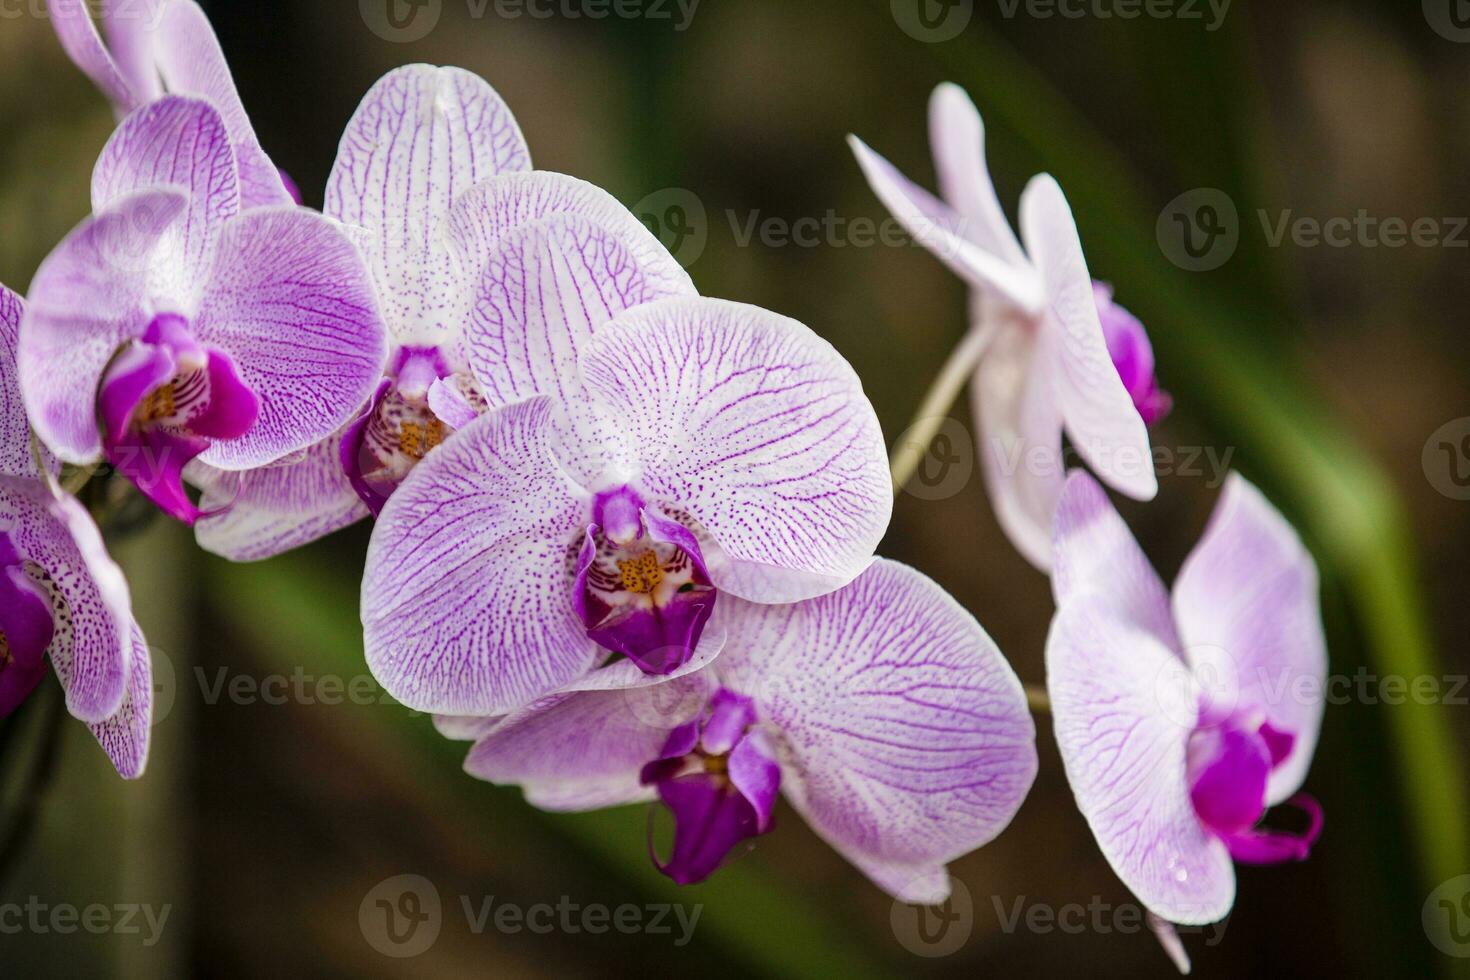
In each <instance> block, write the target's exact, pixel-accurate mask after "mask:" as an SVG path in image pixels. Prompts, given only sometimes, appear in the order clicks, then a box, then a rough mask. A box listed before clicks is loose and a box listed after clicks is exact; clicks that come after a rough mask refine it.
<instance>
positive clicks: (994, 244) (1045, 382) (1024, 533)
mask: <svg viewBox="0 0 1470 980" xmlns="http://www.w3.org/2000/svg"><path fill="white" fill-rule="evenodd" d="M930 131H931V138H932V143H933V151H934V159H935V167H936V169H937V171H938V173H939V184H940V188H941V190H942V192H943V195H944V200H939V199H938V198H936V197H934V196H933V195H931V194H930V193H929V192H928V191H925V190H924V189H923V188H921V187H919V186H918V185H916V184H914V183H912V182H911V181H909V180H908V178H906V177H904V176H903V174H901V173H899V172H898V170H897V169H896V168H895V167H894V166H893V165H892V164H891V163H889V162H888V161H887V160H885V159H883V158H882V157H881V156H879V155H878V154H876V153H874V152H873V151H872V150H871V149H869V148H868V146H867V145H866V144H864V143H863V142H862V141H861V140H859V139H857V138H856V137H853V138H852V140H851V143H852V148H853V152H854V153H855V154H856V155H857V159H858V163H859V164H860V165H861V166H862V169H863V172H864V173H865V174H866V176H867V178H868V182H869V184H871V185H872V188H873V190H874V192H875V193H876V194H877V195H878V197H879V199H880V200H882V202H883V203H884V204H885V205H887V207H888V209H889V210H890V211H891V212H892V213H893V215H894V217H896V218H897V219H898V220H899V221H900V222H901V223H902V224H903V225H904V227H905V228H907V229H908V231H909V232H910V233H911V234H912V235H914V237H915V238H916V239H917V240H918V241H919V243H920V244H922V245H924V246H925V247H926V248H928V249H929V250H930V251H932V252H933V253H934V254H935V255H936V256H938V257H939V258H940V259H941V260H942V261H944V262H945V263H946V264H947V265H948V266H949V267H950V268H951V269H953V270H954V271H955V272H956V273H957V274H958V275H960V276H961V277H962V278H963V279H964V280H965V281H966V282H967V283H969V284H970V286H971V287H972V289H973V293H974V299H973V301H972V309H973V322H972V324H971V329H972V330H976V331H985V332H987V334H988V335H989V342H988V344H987V345H986V347H985V353H984V356H983V357H982V359H981V360H980V363H979V366H978V368H977V369H976V374H975V379H974V383H973V385H972V389H971V390H972V392H973V399H974V408H975V416H976V419H977V420H978V424H979V426H980V430H981V431H980V434H979V444H980V457H981V462H982V466H983V470H984V473H985V480H986V485H987V487H988V488H989V491H990V497H991V501H992V503H993V506H994V507H995V512H996V517H997V519H998V520H999V521H1000V524H1001V527H1002V528H1003V529H1004V530H1005V532H1006V535H1007V536H1008V537H1009V538H1010V539H1011V542H1012V543H1013V544H1014V545H1015V546H1016V548H1017V550H1019V551H1020V552H1021V554H1022V555H1024V556H1025V557H1026V559H1027V560H1028V561H1030V562H1031V563H1032V564H1034V565H1035V566H1036V567H1038V568H1040V569H1042V570H1046V569H1048V568H1049V567H1050V565H1051V523H1052V515H1053V514H1054V512H1055V510H1056V502H1057V497H1058V495H1059V494H1060V492H1061V487H1062V483H1063V480H1064V479H1065V475H1066V467H1065V463H1064V462H1063V455H1062V436H1063V433H1065V434H1066V436H1067V437H1068V438H1069V439H1070V441H1071V443H1072V445H1073V447H1074V448H1075V449H1076V451H1077V452H1078V453H1079V454H1080V455H1081V457H1082V458H1083V459H1084V460H1085V461H1086V462H1087V463H1088V465H1089V466H1091V467H1092V468H1093V469H1094V470H1095V471H1096V472H1097V473H1098V474H1099V475H1101V476H1102V478H1103V479H1104V480H1105V481H1106V482H1107V483H1108V484H1110V485H1111V486H1113V487H1114V488H1116V489H1117V490H1119V491H1121V492H1123V493H1126V494H1127V495H1128V496H1130V497H1133V498H1135V499H1138V500H1151V499H1152V498H1153V496H1154V494H1155V493H1156V492H1157V490H1158V483H1157V480H1156V478H1155V475H1154V467H1153V453H1152V448H1151V446H1150V443H1149V438H1148V430H1147V427H1146V423H1151V422H1155V421H1157V420H1158V419H1159V418H1161V417H1162V416H1163V414H1164V413H1165V412H1166V411H1167V410H1168V405H1169V402H1168V398H1167V396H1165V395H1163V394H1162V393H1161V392H1160V391H1159V390H1158V385H1157V382H1156V380H1155V379H1154V377H1153V350H1152V347H1151V346H1150V344H1149V341H1148V335H1147V333H1146V332H1145V331H1144V329H1143V327H1142V325H1141V324H1139V322H1138V321H1137V319H1136V318H1134V317H1133V316H1132V315H1131V314H1129V313H1128V312H1127V311H1126V310H1123V309H1122V308H1121V307H1119V306H1117V305H1115V304H1114V303H1113V301H1112V292H1111V289H1109V288H1108V287H1105V286H1102V284H1096V283H1094V282H1093V279H1092V277H1091V275H1090V273H1089V272H1088V269H1087V262H1086V260H1085V259H1084V258H1083V254H1082V243H1081V239H1080V238H1079V236H1078V232H1077V225H1076V222H1075V221H1074V219H1073V217H1072V211H1071V208H1070V206H1069V205H1068V204H1067V200H1066V197H1065V196H1064V195H1063V194H1062V190H1061V188H1060V187H1059V186H1058V185H1057V182H1056V181H1055V180H1053V179H1052V178H1051V177H1050V176H1047V175H1041V176H1039V177H1036V178H1034V179H1033V180H1032V181H1031V182H1030V184H1029V185H1028V186H1027V187H1026V190H1025V193H1023V194H1022V196H1021V215H1020V217H1021V237H1020V238H1019V239H1018V238H1017V237H1016V234H1015V232H1014V231H1013V230H1012V228H1011V225H1010V222H1009V221H1008V220H1007V219H1006V216H1005V212H1004V211H1003V210H1002V209H1001V206H1000V201H999V199H998V198H997V196H996V192H995V187H994V185H993V184H992V183H991V179H990V173H989V170H988V168H987V167H986V163H985V148H984V141H985V131H984V125H983V123H982V121H981V119H980V114H979V112H978V111H977V110H976V109H975V105H974V103H973V102H971V101H970V98H969V96H967V95H966V94H965V93H964V91H963V90H961V89H960V88H958V87H957V86H954V85H941V86H940V87H939V88H938V89H936V90H935V92H934V96H933V99H932V100H931V102H930Z"/></svg>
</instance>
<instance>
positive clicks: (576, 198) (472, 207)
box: [449, 170, 695, 296]
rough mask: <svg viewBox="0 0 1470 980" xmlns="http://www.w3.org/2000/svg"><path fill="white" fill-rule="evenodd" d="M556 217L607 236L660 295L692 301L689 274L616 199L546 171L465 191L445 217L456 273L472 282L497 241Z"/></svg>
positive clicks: (505, 176)
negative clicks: (580, 221)
mask: <svg viewBox="0 0 1470 980" xmlns="http://www.w3.org/2000/svg"><path fill="white" fill-rule="evenodd" d="M556 214H574V215H578V216H580V217H583V218H586V219H587V220H588V221H590V222H591V223H592V224H594V225H597V226H598V227H599V228H601V229H602V230H603V231H604V232H606V233H607V234H608V235H611V236H612V237H613V238H614V239H616V240H617V241H618V242H619V243H620V244H621V245H622V246H623V247H624V248H625V249H627V251H628V253H629V254H630V255H631V256H632V260H633V264H634V265H636V266H637V267H638V269H639V271H641V272H642V273H643V277H644V278H645V279H646V280H648V282H649V284H650V286H651V288H653V289H654V290H655V291H656V292H658V293H659V294H660V295H665V296H675V295H682V296H692V295H694V292H695V290H694V284H693V283H692V282H691V281H690V279H689V273H687V272H685V271H684V268H683V266H681V265H679V263H678V261H677V260H675V259H674V257H673V256H672V255H670V254H669V251H668V249H666V248H664V247H663V245H662V244H660V243H659V240H658V239H657V238H655V237H654V236H653V233H652V232H650V231H649V230H648V227H647V226H646V225H644V224H643V222H641V221H639V220H638V219H637V218H636V217H634V215H633V213H632V212H631V211H629V210H628V209H627V208H625V207H623V205H622V204H620V203H619V202H618V200H617V199H616V198H614V197H613V196H612V195H611V194H609V193H608V192H607V191H605V190H603V189H602V188H600V187H598V186H596V185H595V184H589V183H588V182H587V181H585V180H579V179H577V178H576V177H569V176H567V175H566V174H559V173H553V172H551V171H548V170H533V171H530V172H528V173H506V174H501V175H500V176H498V177H492V178H490V179H489V180H486V181H483V182H481V183H479V184H476V185H475V186H474V187H472V188H470V189H469V190H467V191H465V192H464V193H463V194H461V195H460V196H459V197H458V198H456V199H455V201H454V207H453V208H452V209H451V211H450V213H449V235H450V242H451V243H452V244H453V246H454V248H455V252H456V255H457V256H458V258H459V262H460V266H461V268H463V269H464V271H465V272H466V273H467V274H469V275H470V276H471V277H472V278H473V277H475V276H477V275H478V274H479V273H480V272H482V271H483V270H484V268H485V265H486V262H487V259H488V258H489V256H490V254H491V253H492V251H494V247H495V244H496V242H498V241H499V239H500V238H501V236H502V235H504V234H506V233H507V232H509V231H512V230H514V229H516V228H519V227H521V226H522V225H527V224H530V223H531V222H533V221H539V220H541V219H542V218H548V217H550V216H552V215H556Z"/></svg>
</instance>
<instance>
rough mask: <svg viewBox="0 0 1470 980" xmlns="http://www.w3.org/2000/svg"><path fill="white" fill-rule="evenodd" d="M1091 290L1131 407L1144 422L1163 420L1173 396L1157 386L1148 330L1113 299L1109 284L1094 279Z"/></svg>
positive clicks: (1109, 348) (1151, 423)
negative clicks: (1129, 398) (1130, 400)
mask: <svg viewBox="0 0 1470 980" xmlns="http://www.w3.org/2000/svg"><path fill="white" fill-rule="evenodd" d="M1092 292H1093V298H1094V299H1095V300H1096V302H1097V314H1098V318H1099V319H1100V320H1101V321H1102V328H1103V339H1104V340H1105V341H1106V342H1107V345H1108V354H1109V356H1110V357H1112V359H1113V367H1115V368H1117V370H1118V377H1119V378H1121V379H1122V381H1123V387H1124V388H1126V389H1127V390H1128V395H1129V397H1131V398H1132V399H1133V407H1134V408H1136V409H1138V414H1139V415H1141V416H1143V422H1144V424H1145V425H1150V426H1151V425H1154V424H1155V423H1157V422H1160V421H1162V420H1163V418H1164V416H1166V415H1168V414H1169V410H1170V409H1171V408H1172V407H1173V404H1174V400H1173V399H1172V398H1170V397H1169V395H1168V393H1167V392H1165V391H1163V390H1162V389H1160V388H1159V381H1158V378H1157V377H1155V376H1154V348H1153V344H1152V343H1150V342H1149V339H1148V331H1147V330H1145V329H1144V328H1143V324H1142V323H1140V322H1139V320H1138V318H1137V317H1135V316H1134V315H1133V314H1132V313H1129V312H1128V311H1127V310H1125V309H1124V308H1123V307H1121V306H1119V305H1118V304H1117V303H1114V302H1113V289H1112V287H1111V286H1109V285H1107V284H1106V283H1101V282H1094V283H1093V284H1092Z"/></svg>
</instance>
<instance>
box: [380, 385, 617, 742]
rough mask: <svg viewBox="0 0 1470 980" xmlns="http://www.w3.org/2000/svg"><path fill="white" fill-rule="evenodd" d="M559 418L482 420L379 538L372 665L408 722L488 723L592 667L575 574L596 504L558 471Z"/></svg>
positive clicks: (397, 505) (537, 402)
mask: <svg viewBox="0 0 1470 980" xmlns="http://www.w3.org/2000/svg"><path fill="white" fill-rule="evenodd" d="M552 412H553V406H552V404H551V400H550V399H549V398H533V399H529V400H527V401H524V402H520V403H518V404H515V405H511V406H508V407H506V408H502V409H495V410H492V411H490V412H488V413H487V414H485V415H482V416H481V417H480V418H478V419H476V420H475V421H474V422H473V423H471V424H470V425H469V426H468V427H466V428H464V429H462V430H461V431H459V432H457V433H455V434H454V436H452V437H451V438H450V439H448V440H447V441H445V442H444V444H443V445H441V446H439V447H438V448H437V449H436V450H434V452H432V453H430V454H429V455H428V456H427V457H425V458H424V460H423V462H421V463H419V464H418V466H416V467H415V468H414V470H413V472H412V473H410V474H409V476H408V478H407V479H406V480H405V481H404V482H403V483H402V485H400V486H399V488H398V490H397V491H396V492H395V493H394V494H393V496H392V497H390V498H389V500H388V503H387V505H386V506H385V507H384V508H383V512H382V514H381V515H380V516H379V518H378V523H377V526H376V527H375V528H374V529H373V537H372V544H371V545H370V547H369V548H368V557H367V569H366V572H365V574H364V579H363V588H362V620H363V626H364V630H365V645H366V654H367V662H368V666H369V668H371V670H372V672H373V676H375V677H376V678H377V679H378V682H379V683H380V684H382V685H383V687H385V688H386V689H387V690H388V692H389V693H390V694H392V695H393V696H394V697H395V698H397V699H398V700H399V701H401V702H402V703H403V704H405V705H407V706H408V707H411V708H416V709H418V710H421V711H432V712H439V713H442V714H458V715H476V714H478V715H493V714H500V713H503V712H506V711H509V710H511V709H514V708H517V707H520V706H522V705H525V704H527V703H529V702H530V701H532V700H534V699H536V698H538V697H541V696H543V695H545V694H548V693H550V692H552V691H554V690H555V689H556V688H558V687H559V686H561V685H562V684H565V683H567V682H568V681H571V680H572V679H574V678H575V677H578V676H580V675H581V674H583V673H585V672H586V671H588V670H590V669H591V668H592V666H593V661H594V658H595V656H596V645H595V644H593V643H592V642H591V641H590V640H589V639H588V638H587V634H586V627H585V626H584V625H583V623H582V621H581V619H580V618H579V617H578V616H577V614H576V610H575V609H574V607H573V603H572V572H571V570H570V567H569V566H570V562H571V560H572V559H573V558H574V557H575V551H574V550H573V549H575V548H576V547H577V546H578V545H580V542H581V534H580V533H579V529H585V527H586V523H587V517H588V512H589V511H590V501H589V500H588V499H586V498H585V497H583V496H582V495H581V494H580V493H577V492H575V488H573V487H572V486H571V485H570V484H569V482H568V481H567V480H566V478H565V476H564V475H563V474H562V472H561V471H560V470H559V468H558V467H557V466H556V464H555V461H554V459H553V453H554V450H555V446H554V441H553V437H552V435H551V427H550V423H551V417H552Z"/></svg>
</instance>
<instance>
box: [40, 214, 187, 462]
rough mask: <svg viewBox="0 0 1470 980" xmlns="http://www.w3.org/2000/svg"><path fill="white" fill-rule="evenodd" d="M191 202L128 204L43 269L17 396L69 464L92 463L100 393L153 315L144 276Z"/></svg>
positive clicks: (98, 442) (91, 222)
mask: <svg viewBox="0 0 1470 980" xmlns="http://www.w3.org/2000/svg"><path fill="white" fill-rule="evenodd" d="M188 203H189V199H188V197H187V196H186V195H185V194H184V193H183V192H182V191H179V190H177V189H174V188H155V189H153V190H147V191H139V192H137V193H135V194H130V195H128V196H126V197H124V198H122V199H120V200H118V201H116V202H114V203H113V204H111V205H109V206H108V207H107V208H106V209H105V210H103V211H102V212H100V213H98V214H96V215H94V216H92V217H91V218H88V219H87V220H86V221H84V222H82V224H81V225H79V226H78V227H77V228H76V230H74V231H73V232H72V233H71V234H70V235H68V236H67V237H66V238H65V239H64V240H63V241H62V243H61V244H60V245H58V246H57V247H56V249H55V251H53V252H52V253H51V254H50V255H49V256H47V258H46V260H45V261H44V262H43V263H41V268H40V270H39V271H38V272H37V273H36V277H35V279H34V280H33V281H32V283H31V293H30V300H29V302H28V304H27V307H26V311H25V314H24V317H23V320H22V325H21V331H20V349H19V351H18V354H17V358H16V360H17V362H18V364H19V368H20V382H21V391H22V393H23V394H24V396H25V404H26V409H27V414H28V415H29V416H30V420H31V425H32V426H33V427H34V428H35V430H36V434H37V435H38V436H40V438H41V441H42V442H43V443H45V444H46V446H47V447H48V448H50V449H51V450H52V451H53V452H55V453H56V454H57V455H58V456H60V457H61V458H62V459H63V460H65V461H66V462H68V463H77V464H85V463H92V462H95V461H96V460H98V459H99V458H100V457H101V454H102V439H101V436H100V434H99V433H98V430H97V406H96V401H97V389H98V386H99V384H100V383H101V381H102V373H103V370H104V369H105V368H106V367H107V364H108V362H109V361H110V360H111V359H112V356H113V354H115V353H116V352H117V349H118V348H119V347H121V346H122V345H123V344H124V343H125V342H127V341H128V340H132V339H134V338H136V337H141V336H142V335H143V333H144V331H145V330H146V329H147V327H148V323H149V322H150V319H151V317H152V313H153V301H154V299H155V297H154V296H153V295H151V292H152V291H151V284H150V281H149V280H150V278H151V276H150V271H151V268H152V264H153V261H154V258H155V257H156V256H157V255H158V254H159V252H160V251H161V250H164V249H165V248H166V247H168V246H167V244H166V243H167V242H168V240H169V239H170V238H171V237H172V234H173V231H174V229H175V228H176V227H177V225H178V224H179V223H180V221H181V220H182V216H183V214H184V210H185V208H186V207H187V206H188Z"/></svg>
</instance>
